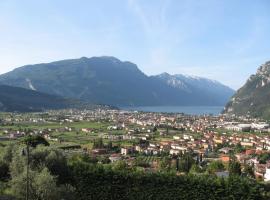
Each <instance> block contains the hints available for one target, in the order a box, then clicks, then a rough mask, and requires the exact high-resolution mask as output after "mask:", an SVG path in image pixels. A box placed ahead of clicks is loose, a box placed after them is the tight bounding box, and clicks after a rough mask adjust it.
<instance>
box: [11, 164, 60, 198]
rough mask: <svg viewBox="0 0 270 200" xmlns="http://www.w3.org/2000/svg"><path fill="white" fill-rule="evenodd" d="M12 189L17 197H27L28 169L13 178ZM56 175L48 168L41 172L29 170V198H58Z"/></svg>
mask: <svg viewBox="0 0 270 200" xmlns="http://www.w3.org/2000/svg"><path fill="white" fill-rule="evenodd" d="M11 191H12V194H13V195H14V196H16V198H17V199H19V200H20V199H25V197H26V170H24V172H23V173H22V174H20V175H19V176H17V177H14V178H13V179H12V180H11ZM58 199H59V196H58V190H57V186H56V180H55V177H53V176H52V175H51V174H50V173H49V170H48V169H47V168H44V169H43V170H42V171H41V172H38V171H32V170H30V171H29V200H58Z"/></svg>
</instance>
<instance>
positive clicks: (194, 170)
mask: <svg viewBox="0 0 270 200" xmlns="http://www.w3.org/2000/svg"><path fill="white" fill-rule="evenodd" d="M202 172H203V169H202V168H201V167H200V166H199V165H197V164H193V165H192V166H191V168H190V170H189V173H190V174H198V173H202Z"/></svg>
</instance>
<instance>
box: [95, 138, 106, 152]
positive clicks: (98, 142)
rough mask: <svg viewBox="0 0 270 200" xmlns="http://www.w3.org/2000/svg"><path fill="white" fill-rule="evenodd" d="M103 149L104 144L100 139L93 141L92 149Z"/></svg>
mask: <svg viewBox="0 0 270 200" xmlns="http://www.w3.org/2000/svg"><path fill="white" fill-rule="evenodd" d="M101 148H104V143H103V140H102V138H98V139H95V140H94V144H93V149H101Z"/></svg>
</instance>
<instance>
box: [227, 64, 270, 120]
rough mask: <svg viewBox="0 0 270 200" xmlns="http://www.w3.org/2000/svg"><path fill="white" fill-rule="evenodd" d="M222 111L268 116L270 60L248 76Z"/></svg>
mask: <svg viewBox="0 0 270 200" xmlns="http://www.w3.org/2000/svg"><path fill="white" fill-rule="evenodd" d="M224 113H229V114H236V115H247V114H249V115H251V116H255V117H267V118H269V117H270V61H269V62H266V63H265V64H263V65H261V66H260V67H259V69H258V70H257V73H256V74H255V75H251V76H250V78H249V79H248V80H247V82H246V83H245V85H244V86H243V87H242V88H240V89H239V90H238V91H237V92H236V94H235V95H234V96H233V97H232V98H231V100H230V101H229V103H228V104H227V105H226V107H225V110H224Z"/></svg>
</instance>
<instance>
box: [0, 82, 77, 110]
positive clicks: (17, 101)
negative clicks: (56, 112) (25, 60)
mask: <svg viewBox="0 0 270 200" xmlns="http://www.w3.org/2000/svg"><path fill="white" fill-rule="evenodd" d="M73 105H76V102H75V101H71V100H67V99H64V98H62V97H57V96H53V95H48V94H44V93H41V92H36V91H32V90H27V89H24V88H18V87H11V86H6V85H0V111H5V112H16V111H17V112H36V111H42V110H44V109H62V108H68V107H71V106H73Z"/></svg>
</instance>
